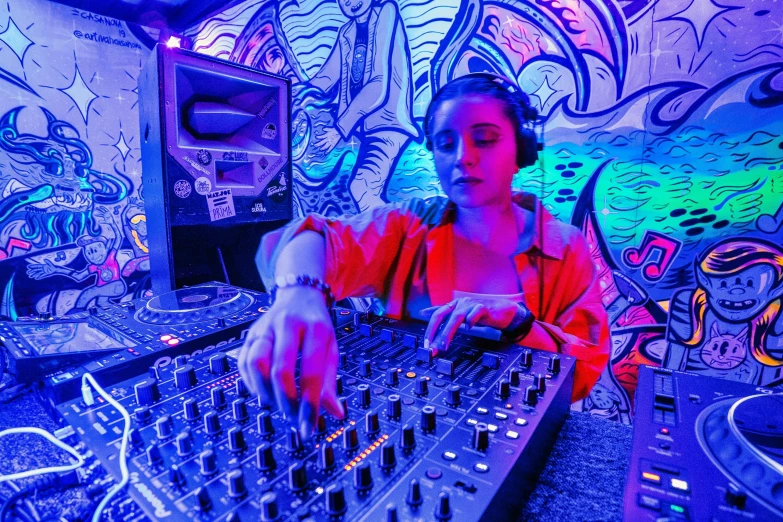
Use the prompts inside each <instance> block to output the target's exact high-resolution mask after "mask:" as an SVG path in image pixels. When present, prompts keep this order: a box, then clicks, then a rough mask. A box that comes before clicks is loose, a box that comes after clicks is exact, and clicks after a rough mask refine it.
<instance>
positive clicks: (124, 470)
mask: <svg viewBox="0 0 783 522" xmlns="http://www.w3.org/2000/svg"><path fill="white" fill-rule="evenodd" d="M87 381H89V383H90V384H92V386H93V388H95V389H96V390H97V392H98V393H99V394H100V396H101V397H103V398H104V399H106V401H107V402H108V403H109V404H111V405H112V406H114V408H115V409H116V410H117V411H119V412H120V413H121V414H122V418H123V419H124V420H125V429H124V430H123V432H122V444H120V474H121V479H120V483H119V484H117V485H116V486H115V487H113V488H112V489H111V490H110V491H109V492H108V493H106V496H105V497H103V500H101V502H100V504H98V507H97V508H96V509H95V513H93V514H92V522H98V521H99V520H100V519H101V513H103V510H104V509H105V508H106V505H107V504H108V503H109V501H110V500H111V499H112V497H114V495H116V494H117V493H118V492H119V491H120V490H122V489H123V488H124V487H125V486H127V485H128V479H129V478H130V473H129V472H128V439H129V438H130V426H131V421H130V415H128V410H126V409H125V408H124V407H122V405H121V404H120V403H119V402H117V401H115V400H114V399H113V398H112V396H111V395H109V394H108V393H106V391H105V390H104V389H103V388H101V385H100V384H98V383H97V382H96V381H95V379H93V377H92V375H90V374H89V373H85V374H84V375H83V376H82V396H83V398H84V403H85V404H87V405H92V404H94V403H95V399H94V398H93V396H92V390H90V387H89V386H88V385H87Z"/></svg>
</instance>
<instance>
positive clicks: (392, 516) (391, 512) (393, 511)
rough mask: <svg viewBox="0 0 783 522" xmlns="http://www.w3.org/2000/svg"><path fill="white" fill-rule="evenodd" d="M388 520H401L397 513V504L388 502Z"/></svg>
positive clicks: (397, 521)
mask: <svg viewBox="0 0 783 522" xmlns="http://www.w3.org/2000/svg"><path fill="white" fill-rule="evenodd" d="M386 522H400V517H399V516H398V515H397V506H395V505H394V504H386Z"/></svg>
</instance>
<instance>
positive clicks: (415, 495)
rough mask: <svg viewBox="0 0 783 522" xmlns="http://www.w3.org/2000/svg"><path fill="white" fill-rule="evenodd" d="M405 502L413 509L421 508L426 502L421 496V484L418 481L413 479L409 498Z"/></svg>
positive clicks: (409, 489)
mask: <svg viewBox="0 0 783 522" xmlns="http://www.w3.org/2000/svg"><path fill="white" fill-rule="evenodd" d="M405 502H407V504H408V505H409V506H410V507H413V508H415V507H419V506H421V503H422V502H424V499H423V498H422V496H421V484H419V481H418V480H416V479H413V480H411V482H410V484H409V485H408V496H407V497H406V498H405Z"/></svg>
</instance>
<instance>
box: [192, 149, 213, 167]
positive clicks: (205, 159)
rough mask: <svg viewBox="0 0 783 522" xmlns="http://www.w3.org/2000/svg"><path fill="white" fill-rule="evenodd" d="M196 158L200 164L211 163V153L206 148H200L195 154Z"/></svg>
mask: <svg viewBox="0 0 783 522" xmlns="http://www.w3.org/2000/svg"><path fill="white" fill-rule="evenodd" d="M196 159H197V160H198V162H199V163H201V164H202V165H209V164H210V163H212V154H211V153H210V152H209V151H208V150H207V149H201V150H200V151H198V154H196Z"/></svg>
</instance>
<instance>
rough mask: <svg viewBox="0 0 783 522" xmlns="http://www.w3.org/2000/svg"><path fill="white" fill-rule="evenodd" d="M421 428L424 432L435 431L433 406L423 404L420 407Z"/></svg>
mask: <svg viewBox="0 0 783 522" xmlns="http://www.w3.org/2000/svg"><path fill="white" fill-rule="evenodd" d="M421 430H422V431H423V432H424V433H433V432H434V431H435V407H434V406H430V405H427V406H424V407H423V408H422V409H421Z"/></svg>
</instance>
